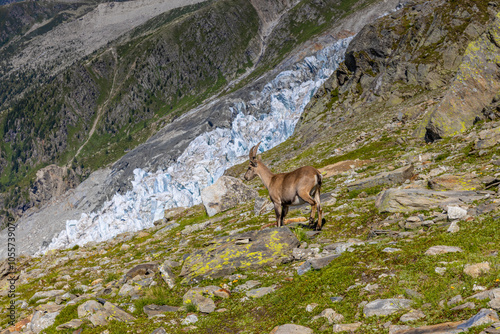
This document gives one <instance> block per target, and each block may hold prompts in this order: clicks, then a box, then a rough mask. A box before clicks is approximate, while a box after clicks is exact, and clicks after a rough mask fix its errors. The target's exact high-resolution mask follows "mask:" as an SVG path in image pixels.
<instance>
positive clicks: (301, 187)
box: [245, 143, 323, 230]
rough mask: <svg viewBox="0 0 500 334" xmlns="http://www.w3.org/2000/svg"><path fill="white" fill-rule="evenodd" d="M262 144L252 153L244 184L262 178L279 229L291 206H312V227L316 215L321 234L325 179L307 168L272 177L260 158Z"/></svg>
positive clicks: (255, 147)
mask: <svg viewBox="0 0 500 334" xmlns="http://www.w3.org/2000/svg"><path fill="white" fill-rule="evenodd" d="M259 144H260V143H259ZM259 144H257V145H255V146H254V147H252V149H251V150H250V154H249V158H250V165H249V167H248V170H247V172H246V173H245V180H247V181H250V180H251V179H253V178H254V177H255V176H257V175H258V176H259V177H260V179H261V180H262V183H264V186H265V187H266V188H267V190H268V192H269V197H270V198H271V201H272V202H273V204H274V211H275V213H276V226H278V227H279V226H283V220H284V218H285V216H286V214H287V213H288V207H289V206H291V205H292V206H293V205H300V204H303V203H309V204H310V205H311V216H310V217H309V224H310V225H313V223H314V217H315V216H316V212H317V213H318V223H317V225H316V230H321V224H322V215H323V212H322V210H321V202H320V192H321V182H322V179H323V177H322V176H321V173H320V172H319V171H318V170H317V169H316V168H314V167H311V166H305V167H300V168H299V169H296V170H294V171H293V172H290V173H279V174H273V173H272V172H271V171H270V170H269V168H267V166H266V165H264V163H263V162H262V160H261V157H260V156H258V157H257V149H258V148H259Z"/></svg>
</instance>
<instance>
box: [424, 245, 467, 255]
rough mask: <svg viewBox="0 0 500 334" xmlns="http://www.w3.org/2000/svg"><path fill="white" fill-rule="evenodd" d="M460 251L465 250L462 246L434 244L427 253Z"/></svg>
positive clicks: (438, 253)
mask: <svg viewBox="0 0 500 334" xmlns="http://www.w3.org/2000/svg"><path fill="white" fill-rule="evenodd" d="M457 252H458V253H460V252H463V250H462V249H461V248H460V247H455V246H441V245H440V246H432V247H430V248H429V249H428V250H427V251H426V252H425V255H440V254H446V253H457Z"/></svg>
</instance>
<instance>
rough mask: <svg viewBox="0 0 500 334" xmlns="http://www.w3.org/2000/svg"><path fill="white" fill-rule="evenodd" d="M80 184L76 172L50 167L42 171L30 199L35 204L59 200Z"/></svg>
mask: <svg viewBox="0 0 500 334" xmlns="http://www.w3.org/2000/svg"><path fill="white" fill-rule="evenodd" d="M77 183H78V178H77V176H76V175H75V172H74V171H73V170H71V169H68V168H66V167H59V166H56V165H50V166H47V167H45V168H42V169H40V170H39V171H38V172H37V175H36V181H35V183H34V185H33V187H32V188H31V189H30V199H31V200H32V201H33V202H34V203H35V204H44V203H46V202H47V201H49V200H50V199H51V198H54V197H55V198H57V197H59V196H61V195H62V194H64V193H65V192H66V191H67V190H68V189H72V188H74V187H75V186H76V185H77Z"/></svg>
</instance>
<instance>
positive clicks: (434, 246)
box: [1, 119, 500, 334]
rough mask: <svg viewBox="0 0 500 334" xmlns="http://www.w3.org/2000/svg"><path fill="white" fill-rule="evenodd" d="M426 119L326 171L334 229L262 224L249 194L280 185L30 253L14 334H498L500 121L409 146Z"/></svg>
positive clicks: (299, 218) (385, 133)
mask: <svg viewBox="0 0 500 334" xmlns="http://www.w3.org/2000/svg"><path fill="white" fill-rule="evenodd" d="M418 124H419V121H418V120H410V121H405V122H402V121H399V120H397V119H395V120H394V121H389V122H388V123H386V124H385V126H380V127H378V128H377V129H374V130H372V131H370V132H369V133H365V134H363V135H361V136H357V137H355V138H354V139H353V140H352V142H350V143H348V144H347V145H342V146H341V148H339V151H338V152H339V153H338V154H337V155H336V156H335V157H334V159H333V160H330V163H329V164H324V165H323V167H322V168H321V169H320V170H321V171H322V172H323V174H324V185H323V210H324V212H325V219H326V221H325V225H324V228H323V230H322V231H321V232H317V231H313V230H310V229H309V228H307V226H306V224H305V220H306V218H304V216H306V214H307V213H308V211H309V208H308V207H306V206H303V207H299V208H297V209H295V210H292V211H291V212H290V214H289V218H290V219H289V221H288V224H287V227H282V228H278V229H277V228H266V229H262V227H263V226H264V225H267V224H268V223H270V222H273V221H274V213H272V212H271V209H270V208H267V209H266V202H265V201H262V200H261V199H260V198H259V197H256V198H255V200H253V199H251V200H247V199H245V198H244V197H243V196H242V194H243V193H246V194H247V195H245V196H250V198H252V197H254V196H259V195H257V194H258V193H260V195H261V196H264V193H265V191H262V189H261V184H260V182H258V181H255V182H252V183H251V184H250V186H251V187H255V188H256V190H257V191H253V194H252V191H250V192H248V191H247V190H245V188H248V186H247V185H243V184H242V183H241V181H240V185H239V186H238V187H239V188H237V189H235V190H233V189H231V188H230V189H231V190H229V193H227V195H228V196H226V197H225V198H226V199H225V200H224V203H221V204H224V205H225V206H226V208H227V205H229V206H232V208H231V209H225V208H222V209H223V210H224V211H222V212H219V213H218V214H216V215H214V216H212V217H208V216H207V214H206V212H205V207H204V206H203V205H198V206H194V207H192V208H189V209H186V208H180V209H173V210H168V211H166V212H165V217H164V219H163V220H162V221H159V222H158V225H157V226H155V227H153V228H151V229H148V230H145V231H141V232H137V233H124V234H122V235H120V236H118V237H117V238H115V239H113V240H111V241H107V242H103V243H91V244H87V245H86V246H85V247H78V246H76V247H74V248H73V249H67V250H54V251H51V252H49V253H47V254H45V255H44V256H38V257H21V258H19V259H18V262H17V266H18V268H19V274H20V276H19V279H18V280H17V282H16V291H17V297H16V305H17V308H16V310H17V313H16V314H17V320H16V321H17V322H16V324H15V326H14V327H11V328H10V329H9V330H12V331H14V330H18V331H20V332H26V333H39V332H45V333H73V332H74V331H75V330H80V332H82V333H101V332H102V331H105V330H107V331H109V332H110V333H126V332H130V333H132V332H141V333H184V332H192V333H241V332H244V333H280V331H281V332H283V333H290V332H291V331H292V330H295V331H297V332H298V333H316V332H317V333H321V332H355V333H400V334H404V333H406V334H410V333H437V332H439V333H459V332H464V331H466V330H467V332H469V333H496V331H498V329H497V328H498V326H499V325H500V324H499V323H498V322H499V318H498V313H497V312H498V311H500V305H499V301H500V296H499V288H500V286H499V284H500V282H499V275H500V259H499V256H498V245H499V243H498V240H499V238H500V235H499V229H498V219H499V216H498V215H499V207H500V194H499V192H498V185H499V184H500V179H499V176H500V175H499V172H500V170H499V167H498V166H499V165H500V160H499V159H500V156H499V155H498V143H499V140H500V138H499V137H498V136H497V134H498V129H499V128H500V123H499V122H498V121H496V122H495V121H493V122H492V121H489V122H480V123H478V124H476V125H475V126H474V127H473V128H472V129H470V130H467V131H465V132H464V133H462V134H459V135H456V136H454V137H451V138H449V139H446V140H439V141H436V142H434V143H433V144H431V145H429V144H426V143H425V142H424V141H420V140H419V141H416V140H414V141H409V142H404V141H400V140H399V139H401V138H407V137H411V135H412V133H413V132H414V130H415V128H416V127H417V126H418ZM290 142H291V141H288V142H285V143H284V144H282V146H281V147H279V148H274V149H271V150H269V151H267V152H265V153H264V154H263V160H264V161H265V162H271V161H273V160H275V161H278V160H277V159H279V157H280V156H281V153H282V151H283V148H284V146H286V145H288V144H290ZM375 148H376V149H375ZM340 149H341V150H340ZM308 159H309V160H311V161H313V160H314V159H315V156H314V155H309V157H308ZM285 163H286V161H282V162H280V163H279V164H278V165H275V166H276V167H275V168H276V169H279V170H282V168H283V164H285ZM217 189H218V188H216V189H213V190H210V191H214V192H217V191H218V190H217ZM234 191H238V194H239V195H238V196H231V193H233V192H234ZM233 194H235V193H233ZM227 198H236V199H237V200H236V201H235V202H231V201H229V200H228V199H227ZM238 202H239V204H238ZM212 207H213V206H212ZM303 222H304V223H303ZM2 268H3V269H2V274H1V275H2V276H3V282H4V283H3V284H4V287H3V292H2V299H1V301H2V305H3V308H4V310H5V309H6V308H7V306H8V305H9V300H10V299H9V298H8V297H7V294H8V287H9V283H8V281H7V278H8V276H7V273H8V265H7V262H4V264H3V267H2ZM7 322H8V319H7V318H6V317H4V318H3V322H2V324H3V326H4V327H7V326H8V324H7ZM276 327H277V328H276ZM78 328H79V329H78ZM155 331H156V332H155ZM7 333H8V332H7Z"/></svg>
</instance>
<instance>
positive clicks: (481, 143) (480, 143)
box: [475, 126, 500, 150]
mask: <svg viewBox="0 0 500 334" xmlns="http://www.w3.org/2000/svg"><path fill="white" fill-rule="evenodd" d="M498 143H500V126H499V127H496V128H494V129H488V130H483V131H481V132H479V138H478V139H477V140H476V143H475V148H476V150H483V149H486V148H490V147H493V146H495V145H498Z"/></svg>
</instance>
